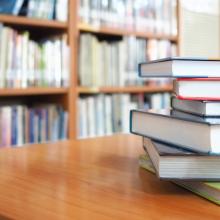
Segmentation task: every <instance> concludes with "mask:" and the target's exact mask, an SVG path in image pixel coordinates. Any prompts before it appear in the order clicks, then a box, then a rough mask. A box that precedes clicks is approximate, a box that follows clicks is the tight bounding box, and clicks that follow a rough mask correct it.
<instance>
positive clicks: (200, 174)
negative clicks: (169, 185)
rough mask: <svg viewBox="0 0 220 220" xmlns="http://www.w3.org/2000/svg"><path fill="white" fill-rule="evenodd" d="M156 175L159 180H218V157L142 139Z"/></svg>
mask: <svg viewBox="0 0 220 220" xmlns="http://www.w3.org/2000/svg"><path fill="white" fill-rule="evenodd" d="M143 147H144V149H146V152H147V153H148V155H149V157H150V159H151V161H152V163H153V165H154V167H155V170H156V174H157V176H158V177H159V178H161V179H171V180H174V179H181V180H203V181H205V180H209V181H211V180H214V181H217V180H218V181H219V180H220V170H219V167H220V157H219V156H220V155H207V154H198V153H195V152H192V151H188V150H185V149H182V148H177V147H174V146H170V145H168V144H162V143H160V142H157V141H151V140H149V139H148V138H143Z"/></svg>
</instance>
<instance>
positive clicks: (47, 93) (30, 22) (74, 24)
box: [0, 0, 180, 139]
mask: <svg viewBox="0 0 220 220" xmlns="http://www.w3.org/2000/svg"><path fill="white" fill-rule="evenodd" d="M177 6H178V7H177V18H179V16H178V15H179V7H180V6H179V1H177ZM77 11H78V1H77V0H69V17H68V21H67V22H59V21H53V20H43V19H34V18H27V17H19V16H11V15H0V22H2V23H3V24H7V25H8V26H11V27H18V28H22V29H27V30H30V31H35V32H38V31H42V33H44V32H45V34H44V35H45V37H47V35H48V36H51V35H52V34H53V33H54V34H61V33H67V36H68V43H69V46H70V81H69V87H68V88H27V89H0V97H2V98H3V97H16V98H18V97H22V98H23V97H25V99H26V100H27V102H28V99H33V98H34V99H36V100H38V99H39V100H40V99H43V100H46V101H47V100H48V102H52V101H53V102H57V103H59V104H61V105H62V106H63V107H64V108H65V109H66V110H67V111H68V112H69V138H70V139H76V138H77V99H78V96H79V95H81V94H97V93H137V94H138V93H155V92H170V91H172V86H129V87H122V88H121V87H100V88H85V87H80V86H79V85H78V65H77V64H78V57H79V51H78V46H79V36H80V33H81V32H89V33H103V34H106V35H117V36H128V35H132V36H136V37H141V38H146V39H152V38H154V39H166V40H170V41H172V42H175V43H176V44H177V50H178V51H177V53H178V52H179V38H180V36H179V31H178V35H177V36H167V35H158V34H151V33H141V32H135V31H126V30H122V29H112V28H105V27H100V28H95V27H92V26H90V25H87V24H81V23H79V19H78V13H77ZM178 30H179V19H178Z"/></svg>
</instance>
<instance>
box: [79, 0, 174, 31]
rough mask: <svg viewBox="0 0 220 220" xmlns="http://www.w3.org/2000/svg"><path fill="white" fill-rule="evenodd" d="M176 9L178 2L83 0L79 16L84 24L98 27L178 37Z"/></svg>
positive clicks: (169, 0) (171, 0)
mask: <svg viewBox="0 0 220 220" xmlns="http://www.w3.org/2000/svg"><path fill="white" fill-rule="evenodd" d="M176 10H177V3H176V0H166V1H156V2H154V1H151V0H146V1H133V0H117V1H112V0H93V1H88V0H80V1H79V13H78V16H79V20H80V22H81V23H85V24H90V25H92V26H94V27H96V28H99V27H100V26H104V27H110V28H121V29H124V30H134V31H140V32H148V33H158V34H167V35H172V34H175V35H176V31H175V30H176V29H177V19H176Z"/></svg>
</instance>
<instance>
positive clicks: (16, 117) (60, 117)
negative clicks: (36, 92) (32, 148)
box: [0, 103, 68, 147]
mask: <svg viewBox="0 0 220 220" xmlns="http://www.w3.org/2000/svg"><path fill="white" fill-rule="evenodd" d="M0 126H1V133H0V146H1V147H6V146H12V147H19V146H22V145H24V144H25V143H41V142H48V141H55V140H60V139H66V137H67V131H68V113H67V112H66V111H64V109H63V108H62V107H61V106H59V105H55V104H36V105H33V106H32V107H29V106H26V105H24V104H12V103H11V104H10V103H8V104H2V105H1V106H0Z"/></svg>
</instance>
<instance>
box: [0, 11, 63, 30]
mask: <svg viewBox="0 0 220 220" xmlns="http://www.w3.org/2000/svg"><path fill="white" fill-rule="evenodd" d="M0 22H2V23H5V24H13V25H19V26H26V27H45V28H53V29H61V30H65V29H67V23H66V22H60V21H55V20H47V19H40V18H28V17H22V16H13V15H4V14H0Z"/></svg>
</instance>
